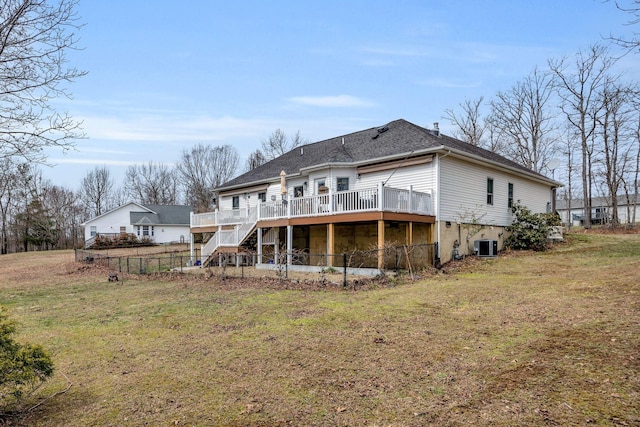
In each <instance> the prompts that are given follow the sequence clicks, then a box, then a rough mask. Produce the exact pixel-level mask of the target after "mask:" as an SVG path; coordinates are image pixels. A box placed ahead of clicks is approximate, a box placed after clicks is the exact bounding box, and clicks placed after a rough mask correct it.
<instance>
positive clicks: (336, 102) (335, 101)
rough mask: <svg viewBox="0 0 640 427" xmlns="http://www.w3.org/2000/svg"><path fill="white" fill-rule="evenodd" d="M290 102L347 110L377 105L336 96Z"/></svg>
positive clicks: (293, 98) (356, 98)
mask: <svg viewBox="0 0 640 427" xmlns="http://www.w3.org/2000/svg"><path fill="white" fill-rule="evenodd" d="M289 101H291V102H293V103H295V104H300V105H308V106H311V107H326V108H345V107H373V106H375V103H374V102H372V101H369V100H367V99H364V98H358V97H355V96H351V95H336V96H294V97H292V98H289Z"/></svg>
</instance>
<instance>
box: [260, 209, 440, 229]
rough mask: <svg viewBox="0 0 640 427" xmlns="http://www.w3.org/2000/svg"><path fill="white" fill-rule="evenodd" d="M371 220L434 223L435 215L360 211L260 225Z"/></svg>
mask: <svg viewBox="0 0 640 427" xmlns="http://www.w3.org/2000/svg"><path fill="white" fill-rule="evenodd" d="M371 221H398V222H414V223H416V222H419V223H424V224H434V223H435V222H436V218H435V217H434V216H427V215H418V214H410V213H397V212H380V211H374V212H359V213H346V214H336V215H321V216H308V217H302V218H289V219H287V218H281V219H276V220H262V221H258V227H265V228H267V227H286V226H287V225H319V224H339V223H349V222H371Z"/></svg>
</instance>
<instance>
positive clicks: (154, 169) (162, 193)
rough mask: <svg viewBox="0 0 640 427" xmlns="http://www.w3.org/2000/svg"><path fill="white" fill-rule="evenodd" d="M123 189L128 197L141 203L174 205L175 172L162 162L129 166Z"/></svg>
mask: <svg viewBox="0 0 640 427" xmlns="http://www.w3.org/2000/svg"><path fill="white" fill-rule="evenodd" d="M125 189H126V191H127V194H128V195H129V197H131V198H132V199H133V200H134V201H136V202H138V203H142V204H152V205H175V204H177V200H178V180H177V174H176V172H175V170H173V169H171V168H169V166H167V165H165V164H164V163H153V162H149V163H144V164H141V165H132V166H129V167H128V168H127V172H126V176H125Z"/></svg>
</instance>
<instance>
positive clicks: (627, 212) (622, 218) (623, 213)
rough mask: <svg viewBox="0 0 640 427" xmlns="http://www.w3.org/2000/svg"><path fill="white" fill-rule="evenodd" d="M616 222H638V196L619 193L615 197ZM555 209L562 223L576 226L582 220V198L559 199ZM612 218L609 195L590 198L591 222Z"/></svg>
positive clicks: (603, 221) (583, 212)
mask: <svg viewBox="0 0 640 427" xmlns="http://www.w3.org/2000/svg"><path fill="white" fill-rule="evenodd" d="M616 201H617V205H618V206H617V208H618V222H619V223H620V224H631V223H632V222H635V223H638V222H640V210H639V209H638V203H639V202H640V196H638V195H637V194H630V195H629V196H626V195H624V194H619V195H618V198H617V200H616ZM557 211H558V214H559V215H560V218H561V220H562V223H563V224H564V225H571V226H574V227H578V226H581V225H583V221H584V215H585V211H584V203H583V200H582V199H573V200H571V203H569V201H568V200H564V199H559V200H558V203H557ZM612 218H613V204H612V203H611V198H609V197H594V198H593V199H592V200H591V222H592V223H593V224H607V223H610V222H611V221H612Z"/></svg>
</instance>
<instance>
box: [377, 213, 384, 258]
mask: <svg viewBox="0 0 640 427" xmlns="http://www.w3.org/2000/svg"><path fill="white" fill-rule="evenodd" d="M383 268H384V220H383V219H379V220H378V269H379V270H382V269H383Z"/></svg>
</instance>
